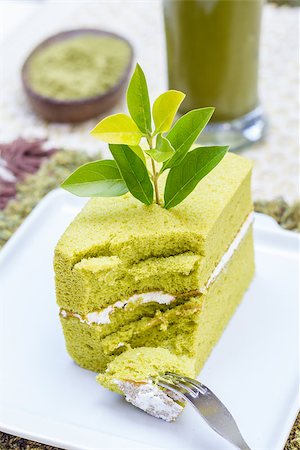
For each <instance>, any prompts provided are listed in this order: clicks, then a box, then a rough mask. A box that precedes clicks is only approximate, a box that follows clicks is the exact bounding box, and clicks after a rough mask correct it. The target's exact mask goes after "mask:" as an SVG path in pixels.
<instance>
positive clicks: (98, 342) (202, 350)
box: [61, 229, 254, 373]
mask: <svg viewBox="0 0 300 450" xmlns="http://www.w3.org/2000/svg"><path fill="white" fill-rule="evenodd" d="M253 273H254V253H253V237H252V229H250V230H249V231H248V233H247V235H246V236H245V238H244V239H243V241H242V242H241V243H240V245H239V247H238V249H237V250H236V251H235V253H234V255H233V257H232V258H231V260H230V262H229V263H228V265H227V266H226V268H225V269H224V270H223V271H222V273H221V274H220V275H219V277H218V278H217V279H216V280H215V282H214V283H213V284H212V285H211V287H210V288H209V289H208V290H207V292H206V293H205V294H202V295H200V296H197V297H192V298H190V299H189V300H187V301H185V302H184V303H182V304H180V305H177V306H175V307H170V308H168V309H167V310H165V311H160V310H156V312H155V314H154V316H153V317H151V318H149V317H143V318H141V319H140V320H137V321H134V322H132V323H129V324H127V325H125V326H123V327H122V328H120V329H119V330H118V331H117V332H114V333H111V334H109V335H107V336H106V337H104V336H103V328H102V326H101V325H96V324H92V325H88V324H86V323H81V322H80V321H79V320H78V319H77V318H74V317H69V318H61V322H62V326H63V330H64V334H65V339H66V345H67V349H68V352H69V354H70V355H71V357H72V358H73V359H74V360H75V361H76V362H77V363H78V364H79V365H81V366H82V367H85V368H87V369H90V370H94V371H98V372H103V371H105V369H106V367H107V364H108V363H109V362H110V361H112V360H113V359H114V358H115V357H116V356H118V355H119V354H121V353H122V352H123V351H124V350H127V349H129V348H137V347H144V346H146V347H149V346H150V347H163V348H166V349H168V350H169V351H170V352H172V353H174V354H175V355H178V356H186V357H188V358H190V359H192V360H193V361H194V364H195V367H194V370H195V373H198V372H199V371H200V369H201V368H202V366H203V364H204V363H205V361H206V359H207V357H208V356H209V354H210V352H211V350H212V348H213V347H214V345H215V344H216V342H217V341H218V340H219V338H220V336H221V334H222V331H223V329H224V328H225V326H226V324H227V323H228V321H229V319H230V318H231V316H232V314H233V313H234V311H235V309H236V307H237V305H238V304H239V302H240V300H241V299H242V296H243V294H244V292H245V290H246V289H247V287H248V285H249V283H250V281H251V279H252V276H253Z"/></svg>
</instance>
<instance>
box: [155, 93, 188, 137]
mask: <svg viewBox="0 0 300 450" xmlns="http://www.w3.org/2000/svg"><path fill="white" fill-rule="evenodd" d="M184 97H185V94H184V93H183V92H180V91H174V90H171V91H167V92H164V93H163V94H161V95H160V96H159V97H157V99H156V100H155V102H154V104H153V108H152V114H153V120H154V124H155V132H154V134H157V133H163V132H165V131H168V130H169V129H170V128H171V126H172V123H173V120H174V117H175V115H176V113H177V110H178V108H179V106H180V104H181V103H182V101H183V99H184Z"/></svg>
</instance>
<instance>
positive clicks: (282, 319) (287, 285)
mask: <svg viewBox="0 0 300 450" xmlns="http://www.w3.org/2000/svg"><path fill="white" fill-rule="evenodd" d="M83 203H84V201H83V200H81V199H78V198H76V197H73V196H71V195H70V194H68V193H66V192H63V191H62V190H57V191H54V192H52V193H50V194H49V195H47V196H46V197H45V199H44V200H42V201H41V202H40V204H39V205H38V206H37V207H36V208H35V210H34V211H33V212H32V213H31V214H30V216H29V217H28V218H27V219H26V220H25V222H24V223H23V225H22V226H21V227H20V228H19V229H18V231H17V232H16V233H15V235H14V236H13V237H12V238H11V239H10V241H9V242H8V244H7V245H6V246H5V247H4V248H3V250H2V251H1V252H0V277H1V284H0V286H1V321H2V324H1V330H0V351H1V358H0V374H1V375H0V377H1V378H0V428H1V429H2V430H3V431H6V432H8V433H11V434H16V435H19V436H23V437H27V438H31V439H34V440H38V441H40V442H44V443H48V444H52V445H57V446H58V447H61V448H65V449H77V450H92V449H93V450H99V449H110V450H112V449H118V450H121V449H130V450H132V449H139V450H142V449H150V448H152V449H155V448H156V449H157V448H164V449H172V450H175V449H185V450H187V449H205V450H226V449H228V450H229V449H231V448H232V446H231V445H230V444H227V443H226V442H225V441H224V440H223V439H222V438H220V437H219V436H218V435H217V434H215V433H214V432H213V431H212V430H210V428H209V427H208V426H207V425H206V424H205V422H204V421H203V420H202V419H201V417H199V416H198V415H197V414H196V412H195V411H194V410H192V408H190V407H187V408H186V409H185V411H184V412H183V414H182V415H181V416H180V418H179V419H178V420H177V421H176V422H175V423H171V424H168V423H165V422H163V421H161V420H159V419H155V418H153V417H150V416H148V415H147V414H145V413H143V412H142V411H140V410H138V409H136V408H134V407H133V406H131V405H129V404H128V403H126V402H125V401H124V400H123V399H122V398H121V396H119V395H117V394H113V393H111V392H109V391H107V390H105V389H104V388H102V387H100V386H99V385H98V384H97V383H96V381H95V374H94V373H92V372H89V371H87V370H84V369H81V368H80V367H78V366H76V365H75V364H74V363H73V362H72V361H71V359H70V358H69V356H68V355H67V353H66V350H65V346H64V339H63V335H62V331H61V328H60V323H59V319H58V307H57V306H56V304H55V293H54V282H53V269H52V260H53V250H54V247H55V244H56V242H57V240H58V238H59V236H60V235H61V233H62V232H63V230H64V229H65V227H66V226H67V225H68V223H69V222H70V221H71V220H72V219H73V217H74V216H75V214H76V213H77V212H78V211H79V209H80V207H81V206H82V205H83ZM254 228H255V249H256V275H255V279H254V281H253V283H252V285H251V287H250V289H249V291H248V292H247V294H246V296H245V298H244V300H243V302H242V304H241V306H240V307H239V308H238V310H237V312H236V314H235V315H234V317H233V319H232V320H231V322H230V324H229V326H228V327H227V329H226V331H225V333H224V334H223V336H222V338H221V340H220V342H219V343H218V345H217V346H216V348H215V349H214V351H213V352H212V354H211V356H210V358H209V360H208V361H207V363H206V365H205V367H204V369H203V370H202V372H201V374H200V379H201V380H202V381H203V383H205V384H207V385H208V386H209V387H210V388H211V389H212V390H213V391H214V392H215V393H216V394H217V395H218V396H219V397H220V399H222V400H223V402H224V403H225V404H226V405H227V407H228V408H229V410H230V411H231V412H232V414H233V415H234V417H235V418H236V420H237V422H238V424H239V426H240V429H241V431H242V433H243V435H244V437H245V439H246V441H247V442H248V443H249V445H250V447H251V449H253V450H279V449H282V448H283V446H284V443H285V440H286V438H287V436H288V433H289V431H290V428H291V427H292V425H293V421H294V419H295V416H296V413H297V410H298V360H297V346H298V282H297V279H298V278H297V276H298V263H299V260H298V245H299V240H298V236H297V235H296V234H294V233H291V232H286V231H282V230H281V229H280V228H279V227H278V226H277V224H275V222H274V221H273V220H272V219H270V218H268V217H266V216H263V215H256V221H255V225H254Z"/></svg>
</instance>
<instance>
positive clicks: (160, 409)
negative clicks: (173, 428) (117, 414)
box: [114, 380, 183, 422]
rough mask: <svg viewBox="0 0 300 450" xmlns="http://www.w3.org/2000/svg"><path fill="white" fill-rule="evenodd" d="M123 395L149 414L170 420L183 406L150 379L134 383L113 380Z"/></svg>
mask: <svg viewBox="0 0 300 450" xmlns="http://www.w3.org/2000/svg"><path fill="white" fill-rule="evenodd" d="M114 382H115V383H116V385H117V386H118V387H119V388H120V389H121V391H122V392H123V393H124V395H125V399H126V400H127V401H128V402H129V403H131V404H132V405H134V406H136V407H137V408H140V409H142V410H143V411H145V412H146V413H148V414H150V415H151V416H154V417H158V418H159V419H163V420H166V421H167V422H171V421H173V420H176V419H177V417H178V416H179V414H180V413H181V412H182V410H183V407H182V406H181V405H179V404H178V403H177V402H176V401H174V400H173V399H172V398H171V397H170V396H169V395H168V393H167V391H165V390H162V389H160V388H159V387H158V386H156V385H155V384H153V383H151V381H147V382H145V383H134V382H130V381H123V380H114Z"/></svg>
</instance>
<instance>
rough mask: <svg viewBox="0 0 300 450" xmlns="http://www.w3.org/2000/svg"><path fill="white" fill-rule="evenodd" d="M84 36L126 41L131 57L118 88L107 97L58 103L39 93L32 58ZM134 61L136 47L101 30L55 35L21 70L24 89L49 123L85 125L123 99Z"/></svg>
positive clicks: (116, 86)
mask: <svg viewBox="0 0 300 450" xmlns="http://www.w3.org/2000/svg"><path fill="white" fill-rule="evenodd" d="M83 34H95V35H101V36H103V35H105V36H112V37H115V38H118V39H121V40H123V41H125V42H126V43H127V44H128V46H129V48H130V58H129V61H128V65H127V67H125V69H124V73H123V75H122V77H121V79H120V80H119V81H118V83H117V84H116V85H114V86H113V87H112V88H110V89H109V90H108V91H107V92H106V93H105V94H101V95H95V96H93V97H88V98H83V99H80V100H59V99H55V98H51V97H46V96H43V95H41V94H39V93H38V92H36V91H35V90H34V89H33V87H32V86H31V84H30V81H29V76H28V68H29V65H30V60H31V58H32V56H33V55H35V54H36V53H37V52H39V51H40V50H42V49H43V48H45V47H48V46H49V45H52V44H53V43H55V42H59V41H63V40H65V39H69V38H72V37H75V36H79V35H83ZM132 60H133V48H132V45H131V44H130V43H129V42H128V41H127V39H125V38H123V37H122V36H119V35H118V34H115V33H110V32H108V31H102V30H98V29H93V28H92V29H88V28H83V29H76V30H70V31H63V32H61V33H58V34H55V35H54V36H51V37H49V38H48V39H46V40H45V41H43V42H42V43H41V44H39V45H38V46H37V47H35V49H34V50H33V51H32V52H31V53H30V55H29V56H28V58H27V59H26V61H25V62H24V65H23V67H22V72H21V75H22V83H23V87H24V89H25V92H26V95H27V97H28V99H29V102H30V104H31V106H32V108H33V110H34V111H35V112H36V114H38V115H39V116H40V117H42V118H43V119H45V120H46V121H48V122H82V121H84V120H87V119H90V118H92V117H95V116H98V115H100V114H102V113H104V112H106V111H108V110H109V109H111V108H112V107H113V106H114V105H115V104H116V103H118V101H119V100H120V99H121V97H122V96H123V94H124V92H125V89H126V86H127V82H128V78H129V74H130V69H131V65H132Z"/></svg>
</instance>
